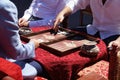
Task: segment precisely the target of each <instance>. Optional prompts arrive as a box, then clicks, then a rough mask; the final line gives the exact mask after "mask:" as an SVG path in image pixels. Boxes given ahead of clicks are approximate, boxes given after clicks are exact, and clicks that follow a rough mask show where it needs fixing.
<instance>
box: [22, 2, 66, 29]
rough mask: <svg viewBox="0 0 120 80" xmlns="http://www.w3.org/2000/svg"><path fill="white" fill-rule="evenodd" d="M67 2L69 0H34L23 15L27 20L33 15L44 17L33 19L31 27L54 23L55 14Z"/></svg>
mask: <svg viewBox="0 0 120 80" xmlns="http://www.w3.org/2000/svg"><path fill="white" fill-rule="evenodd" d="M66 2H67V0H33V2H32V4H31V5H30V7H29V9H27V10H26V11H25V13H24V16H23V17H24V18H25V19H27V20H28V19H29V18H30V16H31V15H33V16H35V17H39V18H43V20H37V21H31V22H30V23H29V26H30V27H34V26H36V27H37V26H43V25H53V20H54V18H55V16H56V15H57V14H58V13H59V12H60V11H61V10H62V9H63V7H64V6H65V4H66Z"/></svg>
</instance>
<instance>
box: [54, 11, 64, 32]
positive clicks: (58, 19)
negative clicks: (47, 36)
mask: <svg viewBox="0 0 120 80" xmlns="http://www.w3.org/2000/svg"><path fill="white" fill-rule="evenodd" d="M63 20H64V15H63V14H62V13H59V14H58V16H57V17H56V19H55V22H54V26H53V30H54V31H55V32H57V31H58V29H59V25H60V23H62V21H63Z"/></svg>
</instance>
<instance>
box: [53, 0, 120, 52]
mask: <svg viewBox="0 0 120 80" xmlns="http://www.w3.org/2000/svg"><path fill="white" fill-rule="evenodd" d="M119 4H120V0H70V1H69V2H68V4H67V5H66V7H65V8H64V9H63V10H62V11H61V12H60V13H59V14H58V16H57V17H56V20H55V23H54V27H53V29H54V30H55V31H57V30H58V26H57V25H58V24H59V23H61V22H62V21H63V19H64V17H65V16H67V15H69V14H71V13H74V12H76V11H77V10H79V9H85V8H86V6H88V5H90V7H91V10H92V14H93V23H92V24H91V25H88V26H86V29H85V30H86V32H87V33H88V34H92V35H96V34H97V33H99V35H100V38H101V39H103V40H104V41H105V43H106V44H107V45H108V47H116V48H117V49H118V50H120V37H119V36H120V11H119V10H118V8H119Z"/></svg>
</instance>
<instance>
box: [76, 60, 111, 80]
mask: <svg viewBox="0 0 120 80" xmlns="http://www.w3.org/2000/svg"><path fill="white" fill-rule="evenodd" d="M108 70H109V62H107V61H105V60H101V61H99V62H97V63H95V64H94V65H92V66H89V67H86V68H84V69H83V70H81V71H80V72H79V73H78V75H79V76H80V77H82V76H85V75H87V74H89V73H91V72H96V73H98V74H99V75H101V76H103V77H104V78H106V79H108Z"/></svg>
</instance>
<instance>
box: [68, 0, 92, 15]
mask: <svg viewBox="0 0 120 80" xmlns="http://www.w3.org/2000/svg"><path fill="white" fill-rule="evenodd" d="M89 4H90V0H70V1H69V2H68V4H67V5H66V6H67V7H69V8H70V9H71V10H72V11H73V13H75V12H76V11H77V10H79V9H85V8H86V6H87V5H89Z"/></svg>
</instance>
